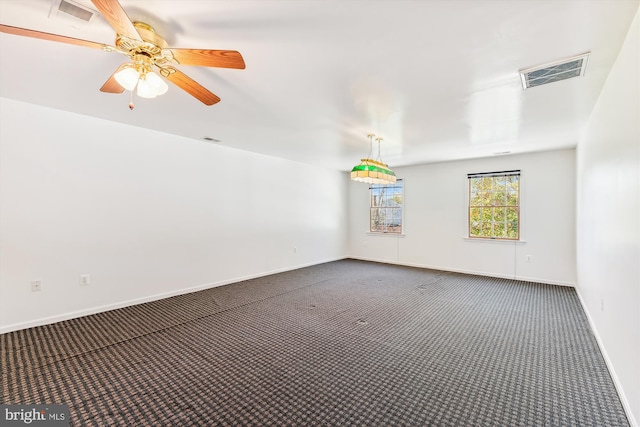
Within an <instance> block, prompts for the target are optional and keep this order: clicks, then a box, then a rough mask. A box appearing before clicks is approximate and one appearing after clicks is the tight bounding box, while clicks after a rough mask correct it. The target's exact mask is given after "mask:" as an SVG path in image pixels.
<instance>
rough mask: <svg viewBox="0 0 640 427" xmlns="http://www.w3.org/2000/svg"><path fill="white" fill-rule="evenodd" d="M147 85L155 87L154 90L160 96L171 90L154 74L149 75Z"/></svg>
mask: <svg viewBox="0 0 640 427" xmlns="http://www.w3.org/2000/svg"><path fill="white" fill-rule="evenodd" d="M147 83H149V84H150V85H151V87H153V90H154V91H155V93H156V96H158V95H164V94H165V93H167V90H169V86H167V84H166V83H165V82H164V80H162V79H161V78H160V76H158V75H157V74H156V73H154V72H149V73H147Z"/></svg>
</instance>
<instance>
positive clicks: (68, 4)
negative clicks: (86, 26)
mask: <svg viewBox="0 0 640 427" xmlns="http://www.w3.org/2000/svg"><path fill="white" fill-rule="evenodd" d="M51 6H52V7H51V11H52V12H55V13H54V15H58V16H60V15H59V14H60V12H62V13H64V14H66V15H70V16H73V17H74V18H78V19H81V20H83V21H85V22H90V21H91V20H92V19H93V17H94V15H95V14H96V12H95V11H93V10H91V9H89V8H87V7H84V6H81V5H79V4H78V3H75V2H72V1H70V0H53V3H52V5H51Z"/></svg>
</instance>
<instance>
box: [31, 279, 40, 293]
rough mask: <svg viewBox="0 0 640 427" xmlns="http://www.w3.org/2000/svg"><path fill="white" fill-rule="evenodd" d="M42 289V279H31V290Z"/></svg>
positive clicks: (37, 290) (38, 290)
mask: <svg viewBox="0 0 640 427" xmlns="http://www.w3.org/2000/svg"><path fill="white" fill-rule="evenodd" d="M41 290H42V280H39V279H38V280H32V281H31V292H40V291H41Z"/></svg>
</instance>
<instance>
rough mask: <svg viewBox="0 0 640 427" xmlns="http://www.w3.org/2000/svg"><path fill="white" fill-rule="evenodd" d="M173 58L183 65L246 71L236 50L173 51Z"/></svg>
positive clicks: (242, 60)
mask: <svg viewBox="0 0 640 427" xmlns="http://www.w3.org/2000/svg"><path fill="white" fill-rule="evenodd" d="M171 52H173V57H174V58H175V59H177V60H178V62H179V63H180V64H183V65H200V66H203V67H222V68H237V69H241V70H242V69H244V67H245V65H244V59H242V55H240V52H236V51H235V50H209V49H171Z"/></svg>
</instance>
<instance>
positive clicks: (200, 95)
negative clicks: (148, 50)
mask: <svg viewBox="0 0 640 427" xmlns="http://www.w3.org/2000/svg"><path fill="white" fill-rule="evenodd" d="M163 69H164V70H165V71H166V72H168V73H169V74H167V73H166V72H162V70H161V73H160V74H162V75H163V76H165V77H166V78H167V79H169V80H170V81H171V82H172V83H173V84H175V85H176V86H178V87H179V88H180V89H182V90H184V91H185V92H187V93H188V94H190V95H191V96H193V97H194V98H196V99H198V100H199V101H201V102H202V103H203V104H205V105H213V104H215V103H217V102H220V98H218V97H217V96H216V95H214V94H213V93H211V92H209V90H207V89H206V88H205V87H204V86H202V85H201V84H200V83H198V82H196V81H195V80H193V79H192V78H191V77H189V76H187V75H186V74H184V73H183V72H181V71H179V70H176V69H175V68H173V67H164V68H163Z"/></svg>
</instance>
